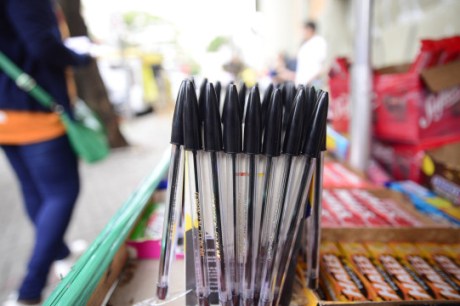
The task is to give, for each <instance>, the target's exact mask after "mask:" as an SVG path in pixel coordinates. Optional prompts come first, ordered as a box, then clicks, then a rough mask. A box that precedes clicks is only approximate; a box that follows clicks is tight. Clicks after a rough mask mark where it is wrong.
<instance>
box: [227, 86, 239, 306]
mask: <svg viewBox="0 0 460 306" xmlns="http://www.w3.org/2000/svg"><path fill="white" fill-rule="evenodd" d="M225 100H226V102H225V103H224V109H223V111H222V117H224V116H225V118H226V119H225V121H224V124H223V129H224V130H223V145H224V152H225V153H226V154H225V156H224V157H223V164H224V165H223V167H222V168H223V169H225V173H226V177H227V178H228V179H229V180H230V181H229V182H227V181H222V183H223V184H226V186H225V188H224V187H223V188H222V190H225V189H227V192H226V193H225V196H226V201H225V203H226V205H227V230H228V239H227V258H228V260H229V262H230V271H229V272H230V275H231V280H232V296H233V304H234V305H238V303H239V273H238V272H239V267H238V265H237V263H238V257H239V249H240V246H239V243H238V242H239V240H238V220H237V218H238V210H237V207H238V194H239V191H238V189H239V188H238V182H237V179H238V177H237V172H238V167H237V165H238V155H239V154H240V153H241V146H242V142H241V139H242V138H241V119H240V113H239V101H238V92H237V90H236V86H235V85H233V84H231V85H229V87H228V88H227V93H226V95H225ZM222 202H224V201H222Z"/></svg>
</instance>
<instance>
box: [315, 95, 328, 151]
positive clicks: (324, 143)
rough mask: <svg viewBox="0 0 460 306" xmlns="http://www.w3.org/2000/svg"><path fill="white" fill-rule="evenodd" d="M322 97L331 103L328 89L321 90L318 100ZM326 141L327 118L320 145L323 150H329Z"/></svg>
mask: <svg viewBox="0 0 460 306" xmlns="http://www.w3.org/2000/svg"><path fill="white" fill-rule="evenodd" d="M322 99H325V100H326V101H327V104H328V105H329V94H328V93H327V92H326V91H322V90H320V92H319V93H318V100H322ZM326 142H327V118H326V120H325V121H324V127H323V137H322V141H321V147H320V150H321V151H326V150H327V146H326Z"/></svg>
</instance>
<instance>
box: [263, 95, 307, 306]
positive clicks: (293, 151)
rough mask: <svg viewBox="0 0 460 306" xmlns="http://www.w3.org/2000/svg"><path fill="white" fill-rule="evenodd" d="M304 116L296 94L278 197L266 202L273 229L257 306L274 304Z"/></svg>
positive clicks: (284, 150)
mask: <svg viewBox="0 0 460 306" xmlns="http://www.w3.org/2000/svg"><path fill="white" fill-rule="evenodd" d="M304 116H305V93H304V91H303V90H299V91H298V93H297V95H296V97H295V100H294V107H293V109H292V112H291V116H290V118H289V124H288V126H287V128H286V134H285V137H284V143H283V154H282V156H281V159H280V163H281V165H280V167H282V168H283V174H282V177H281V182H280V183H281V186H282V187H281V190H280V192H279V194H277V195H273V196H272V197H271V198H270V199H269V202H270V203H271V204H272V205H273V207H272V209H273V210H274V211H273V213H272V216H271V217H270V219H271V222H273V225H272V228H271V229H270V231H271V232H270V238H269V241H268V245H267V246H265V247H266V249H267V256H266V259H265V262H264V265H263V266H264V268H263V274H262V281H261V293H260V298H259V305H264V306H265V305H269V304H270V302H271V301H272V300H273V292H272V291H271V289H272V278H273V274H274V271H275V270H276V268H277V267H276V266H275V262H276V258H277V256H276V255H277V252H278V249H279V248H278V246H279V243H280V239H281V230H282V227H283V226H282V221H283V220H284V219H285V216H286V215H288V210H289V208H287V207H286V203H287V202H289V201H290V200H291V199H292V197H293V196H294V195H293V190H294V189H295V188H293V186H295V185H298V183H297V182H296V181H297V180H298V173H296V171H294V172H293V174H291V168H294V170H298V167H296V166H294V167H292V162H293V158H294V157H295V156H297V155H299V154H300V148H301V136H302V131H303V124H304V123H305V120H304ZM271 222H270V223H271Z"/></svg>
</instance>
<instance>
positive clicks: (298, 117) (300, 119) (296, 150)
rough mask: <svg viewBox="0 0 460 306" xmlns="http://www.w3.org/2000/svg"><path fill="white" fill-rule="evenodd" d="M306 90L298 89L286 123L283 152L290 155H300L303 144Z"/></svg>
mask: <svg viewBox="0 0 460 306" xmlns="http://www.w3.org/2000/svg"><path fill="white" fill-rule="evenodd" d="M305 106H306V99H305V91H304V90H302V89H301V90H298V91H297V95H296V96H295V99H294V105H293V109H292V111H291V115H290V116H289V120H288V122H287V124H286V134H285V135H284V144H283V153H284V154H288V155H299V154H300V149H301V146H302V132H303V131H304V124H305V123H306V120H305V109H306V107H305Z"/></svg>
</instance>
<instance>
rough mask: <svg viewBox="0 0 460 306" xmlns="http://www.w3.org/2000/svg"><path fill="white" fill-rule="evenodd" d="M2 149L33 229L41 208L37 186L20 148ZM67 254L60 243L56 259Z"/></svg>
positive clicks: (64, 246)
mask: <svg viewBox="0 0 460 306" xmlns="http://www.w3.org/2000/svg"><path fill="white" fill-rule="evenodd" d="M2 149H3V151H4V152H5V156H6V158H7V159H8V161H9V163H10V165H11V167H12V168H13V170H14V172H15V174H16V177H17V179H18V181H19V185H20V188H21V194H22V198H23V201H24V208H25V211H26V212H27V216H28V217H29V219H30V221H31V222H32V223H33V225H34V228H35V220H36V217H37V214H38V212H39V211H40V207H41V206H42V197H41V195H40V193H39V192H38V190H37V186H36V185H35V182H34V180H33V178H32V176H31V174H30V171H29V169H28V167H27V164H26V163H25V161H24V160H23V158H22V154H20V147H19V146H13V145H4V146H2ZM69 253H70V251H69V248H68V247H67V245H66V244H65V243H64V241H62V242H61V245H60V247H59V251H58V253H57V256H56V259H63V258H65V257H67V256H68V255H69Z"/></svg>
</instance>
